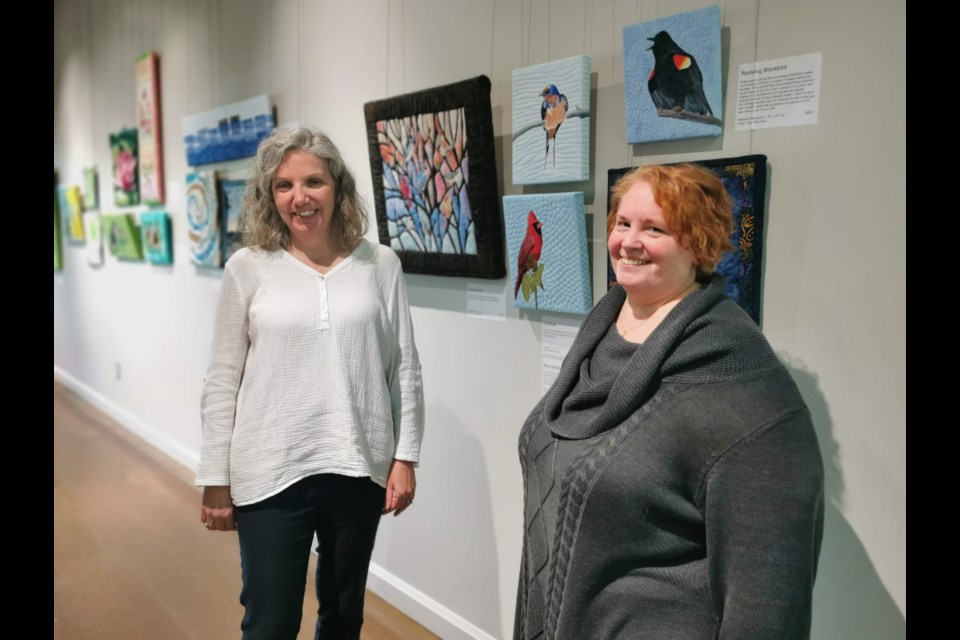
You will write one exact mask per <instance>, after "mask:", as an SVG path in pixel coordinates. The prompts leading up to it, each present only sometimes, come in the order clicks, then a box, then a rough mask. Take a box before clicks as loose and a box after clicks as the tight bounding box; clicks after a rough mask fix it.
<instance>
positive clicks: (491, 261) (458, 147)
mask: <svg viewBox="0 0 960 640" xmlns="http://www.w3.org/2000/svg"><path fill="white" fill-rule="evenodd" d="M364 115H365V117H366V123H367V142H368V146H369V152H370V171H371V173H372V175H373V194H374V203H375V205H376V214H377V228H378V233H379V237H380V243H381V244H384V245H386V246H388V247H391V248H392V249H393V250H394V251H396V253H397V255H398V256H399V257H400V261H401V263H402V264H403V270H404V271H405V272H409V273H425V274H430V275H437V276H458V277H474V278H489V279H498V278H503V277H505V276H506V263H505V257H504V255H505V252H504V230H503V216H502V214H501V211H500V195H499V192H498V188H497V166H496V154H495V148H494V141H493V112H492V109H491V106H490V79H489V78H487V77H486V76H477V77H475V78H471V79H469V80H464V81H462V82H456V83H453V84H448V85H444V86H440V87H434V88H431V89H425V90H423V91H417V92H414V93H408V94H404V95H400V96H395V97H392V98H386V99H384V100H377V101H374V102H368V103H367V104H365V105H364ZM424 133H425V134H427V135H422V134H424ZM434 141H436V144H434ZM451 165H456V166H451ZM437 247H439V248H440V249H439V250H438V248H437Z"/></svg>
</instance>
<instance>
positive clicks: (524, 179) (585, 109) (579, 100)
mask: <svg viewBox="0 0 960 640" xmlns="http://www.w3.org/2000/svg"><path fill="white" fill-rule="evenodd" d="M589 177H590V57H589V56H574V57H572V58H565V59H563V60H555V61H553V62H547V63H545V64H538V65H536V66H533V67H524V68H523V69H514V71H513V183H514V184H545V183H550V182H571V181H581V180H586V179H588V178H589Z"/></svg>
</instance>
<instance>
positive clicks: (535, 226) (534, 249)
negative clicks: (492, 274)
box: [513, 211, 543, 298]
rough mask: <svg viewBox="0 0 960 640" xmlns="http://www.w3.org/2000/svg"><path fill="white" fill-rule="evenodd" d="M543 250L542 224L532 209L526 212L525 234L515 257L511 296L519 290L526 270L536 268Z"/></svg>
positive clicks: (515, 294)
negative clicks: (515, 267) (514, 274)
mask: <svg viewBox="0 0 960 640" xmlns="http://www.w3.org/2000/svg"><path fill="white" fill-rule="evenodd" d="M542 251H543V225H542V224H540V221H539V220H537V216H536V215H534V213H533V211H531V212H530V213H528V214H527V235H526V236H525V237H524V239H523V244H522V245H520V255H519V257H518V258H517V283H516V284H515V285H514V286H513V297H514V298H516V297H517V293H518V292H519V291H520V283H521V282H523V276H524V274H525V273H526V272H527V271H532V270H533V269H536V268H537V262H538V261H539V260H540V253H541V252H542Z"/></svg>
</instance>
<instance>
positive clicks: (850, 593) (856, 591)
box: [778, 352, 907, 640]
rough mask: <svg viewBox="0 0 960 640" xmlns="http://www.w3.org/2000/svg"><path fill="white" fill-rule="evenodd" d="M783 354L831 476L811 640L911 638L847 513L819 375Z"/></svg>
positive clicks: (827, 481) (828, 477)
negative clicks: (807, 408) (809, 414)
mask: <svg viewBox="0 0 960 640" xmlns="http://www.w3.org/2000/svg"><path fill="white" fill-rule="evenodd" d="M778 356H779V357H780V360H781V361H782V362H783V363H784V365H785V366H786V367H787V369H788V370H789V371H790V375H792V376H793V379H794V381H795V382H796V383H797V387H799V389H800V393H801V394H802V395H803V398H804V400H805V401H806V403H807V406H808V407H809V408H810V413H811V415H812V417H813V425H814V428H815V429H816V432H817V438H818V439H819V441H820V451H821V453H822V454H823V465H824V470H825V472H826V475H825V487H824V489H825V494H826V495H825V499H826V504H825V514H824V516H825V517H824V531H823V548H822V549H821V551H820V564H819V565H818V570H817V582H816V586H815V587H814V590H813V629H812V632H811V638H814V639H815V640H833V639H834V638H844V639H850V640H860V639H864V640H866V639H869V640H900V639H903V638H906V637H907V620H906V618H905V617H904V616H903V614H902V613H901V612H900V609H899V608H898V607H897V604H896V603H895V602H894V600H893V598H892V597H891V596H890V593H889V592H888V591H887V588H886V587H885V586H884V584H883V582H882V581H881V579H880V576H879V575H878V574H877V571H876V569H875V568H874V566H873V563H872V562H871V561H870V556H869V555H867V551H866V549H865V548H864V547H863V543H861V542H860V539H859V538H858V537H857V533H856V531H854V529H853V527H851V526H850V523H849V522H847V519H846V518H845V517H844V515H843V510H842V509H843V502H844V484H843V472H842V469H841V467H840V447H839V445H838V444H837V441H836V440H835V439H834V437H833V430H834V429H833V422H832V421H831V420H830V412H829V408H828V407H827V403H826V400H825V399H824V397H823V394H822V393H821V391H820V388H819V382H818V380H817V375H816V374H815V373H813V372H812V371H810V370H809V369H807V367H806V365H805V364H804V363H803V362H802V361H800V360H795V359H793V358H791V357H790V356H789V355H787V354H785V353H782V352H781V353H779V354H778Z"/></svg>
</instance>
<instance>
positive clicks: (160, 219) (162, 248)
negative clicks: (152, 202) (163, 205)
mask: <svg viewBox="0 0 960 640" xmlns="http://www.w3.org/2000/svg"><path fill="white" fill-rule="evenodd" d="M140 229H141V230H142V232H143V252H144V254H145V255H146V257H147V262H149V263H150V264H170V263H171V262H173V245H172V243H171V241H170V216H169V215H168V214H167V212H166V211H146V212H144V213H142V214H140Z"/></svg>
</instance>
